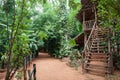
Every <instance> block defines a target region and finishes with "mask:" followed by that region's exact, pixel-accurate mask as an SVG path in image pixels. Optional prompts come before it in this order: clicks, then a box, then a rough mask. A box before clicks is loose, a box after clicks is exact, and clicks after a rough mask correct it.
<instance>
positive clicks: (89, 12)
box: [77, 0, 95, 22]
mask: <svg viewBox="0 0 120 80" xmlns="http://www.w3.org/2000/svg"><path fill="white" fill-rule="evenodd" d="M81 3H82V8H81V10H80V11H79V13H78V14H77V19H78V20H79V21H80V22H82V21H83V11H85V20H93V19H94V18H95V17H94V16H95V15H94V9H93V7H94V4H93V3H92V2H91V0H81Z"/></svg>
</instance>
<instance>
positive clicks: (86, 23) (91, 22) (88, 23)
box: [83, 20, 95, 31]
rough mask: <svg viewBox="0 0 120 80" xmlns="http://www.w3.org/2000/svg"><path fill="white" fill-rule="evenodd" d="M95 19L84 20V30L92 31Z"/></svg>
mask: <svg viewBox="0 0 120 80" xmlns="http://www.w3.org/2000/svg"><path fill="white" fill-rule="evenodd" d="M94 22H95V20H89V21H83V30H84V31H90V30H91V29H92V28H93V25H94Z"/></svg>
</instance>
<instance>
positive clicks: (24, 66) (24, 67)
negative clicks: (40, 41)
mask: <svg viewBox="0 0 120 80" xmlns="http://www.w3.org/2000/svg"><path fill="white" fill-rule="evenodd" d="M26 65H27V63H26V57H24V65H23V70H24V80H27V77H26Z"/></svg>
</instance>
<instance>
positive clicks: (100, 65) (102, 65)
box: [86, 63, 108, 68]
mask: <svg viewBox="0 0 120 80" xmlns="http://www.w3.org/2000/svg"><path fill="white" fill-rule="evenodd" d="M86 64H87V65H89V66H90V67H93V66H95V67H101V68H107V67H108V66H107V64H93V63H86Z"/></svg>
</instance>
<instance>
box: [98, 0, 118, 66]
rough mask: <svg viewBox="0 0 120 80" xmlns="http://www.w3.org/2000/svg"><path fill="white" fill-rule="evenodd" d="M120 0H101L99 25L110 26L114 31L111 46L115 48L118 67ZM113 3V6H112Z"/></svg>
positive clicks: (114, 55) (114, 53)
mask: <svg viewBox="0 0 120 80" xmlns="http://www.w3.org/2000/svg"><path fill="white" fill-rule="evenodd" d="M119 4H120V0H104V1H103V0H99V1H98V6H97V8H98V17H99V25H101V26H103V27H109V28H110V29H111V31H112V32H113V36H110V38H111V46H112V48H113V63H114V66H115V67H116V66H117V65H120V60H119V59H120V58H119V54H120V51H119V50H120V8H119V7H120V5H119ZM111 5H112V6H111Z"/></svg>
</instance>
